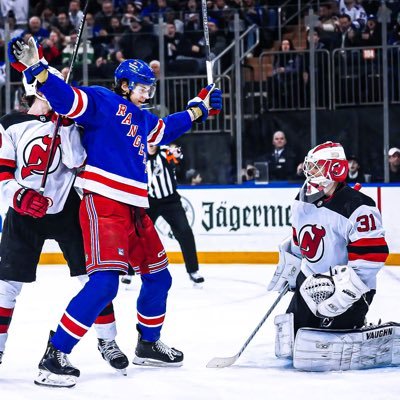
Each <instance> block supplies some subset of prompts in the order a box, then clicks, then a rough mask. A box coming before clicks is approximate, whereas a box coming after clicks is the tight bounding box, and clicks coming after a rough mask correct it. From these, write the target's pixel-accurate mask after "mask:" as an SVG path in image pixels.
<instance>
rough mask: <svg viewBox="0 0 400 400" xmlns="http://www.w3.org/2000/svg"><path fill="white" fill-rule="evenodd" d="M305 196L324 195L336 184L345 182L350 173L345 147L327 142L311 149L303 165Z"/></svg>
mask: <svg viewBox="0 0 400 400" xmlns="http://www.w3.org/2000/svg"><path fill="white" fill-rule="evenodd" d="M303 171H304V175H305V176H306V182H305V187H304V189H305V193H304V194H305V195H306V196H310V197H313V198H314V199H315V197H314V195H315V194H317V193H320V194H323V193H324V189H327V188H328V187H331V185H332V183H334V182H344V181H345V179H346V177H347V174H348V172H349V163H348V161H347V159H346V154H345V152H344V149H343V146H342V145H341V144H340V143H334V142H325V143H322V144H320V145H318V146H316V147H314V148H313V149H311V150H310V151H309V152H308V153H307V155H306V157H305V158H304V164H303Z"/></svg>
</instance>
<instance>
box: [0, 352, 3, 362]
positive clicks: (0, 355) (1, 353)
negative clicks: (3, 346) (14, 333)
mask: <svg viewBox="0 0 400 400" xmlns="http://www.w3.org/2000/svg"><path fill="white" fill-rule="evenodd" d="M2 360H3V352H2V351H0V364H1V362H2Z"/></svg>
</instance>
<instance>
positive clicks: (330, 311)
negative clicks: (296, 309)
mask: <svg viewBox="0 0 400 400" xmlns="http://www.w3.org/2000/svg"><path fill="white" fill-rule="evenodd" d="M369 290H370V289H369V288H368V287H367V286H366V285H365V284H364V283H363V282H362V281H361V279H360V278H359V277H358V275H357V274H356V273H355V272H354V270H353V268H351V267H348V266H347V265H337V266H336V267H334V268H333V269H332V276H328V275H322V274H316V275H310V276H309V277H308V278H307V279H306V280H305V281H304V282H303V284H302V285H301V287H300V293H301V295H302V297H303V299H304V300H305V302H306V303H307V305H308V307H309V308H310V310H311V311H312V313H313V314H314V315H315V316H317V317H320V318H334V317H337V316H338V315H341V314H343V313H344V312H346V311H347V310H348V309H349V308H350V307H351V306H352V305H353V304H354V303H355V302H356V301H358V300H359V299H360V298H361V296H362V295H363V294H364V293H366V292H368V291H369Z"/></svg>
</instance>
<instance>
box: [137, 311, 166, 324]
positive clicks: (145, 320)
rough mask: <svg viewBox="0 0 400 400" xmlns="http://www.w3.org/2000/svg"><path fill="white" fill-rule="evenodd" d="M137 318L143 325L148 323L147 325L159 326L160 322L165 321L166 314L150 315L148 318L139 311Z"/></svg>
mask: <svg viewBox="0 0 400 400" xmlns="http://www.w3.org/2000/svg"><path fill="white" fill-rule="evenodd" d="M137 319H138V321H139V322H140V323H141V324H143V325H147V326H149V325H154V326H157V325H160V324H162V323H164V319H165V315H162V316H161V317H158V318H150V317H148V318H146V317H144V316H143V315H140V314H139V313H138V314H137Z"/></svg>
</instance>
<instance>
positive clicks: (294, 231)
mask: <svg viewBox="0 0 400 400" xmlns="http://www.w3.org/2000/svg"><path fill="white" fill-rule="evenodd" d="M292 239H293V243H294V244H295V245H296V246H298V245H299V241H298V240H297V232H296V229H295V228H293V226H292Z"/></svg>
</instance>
